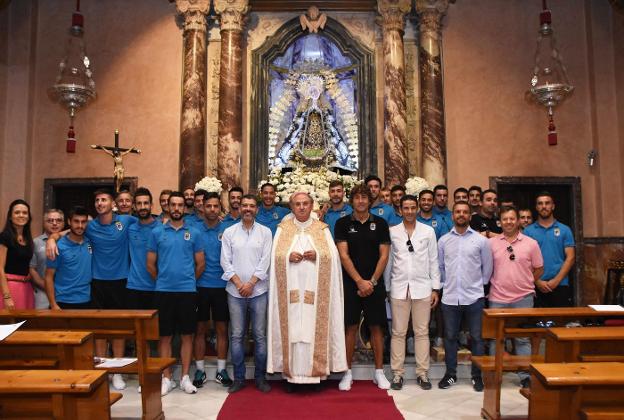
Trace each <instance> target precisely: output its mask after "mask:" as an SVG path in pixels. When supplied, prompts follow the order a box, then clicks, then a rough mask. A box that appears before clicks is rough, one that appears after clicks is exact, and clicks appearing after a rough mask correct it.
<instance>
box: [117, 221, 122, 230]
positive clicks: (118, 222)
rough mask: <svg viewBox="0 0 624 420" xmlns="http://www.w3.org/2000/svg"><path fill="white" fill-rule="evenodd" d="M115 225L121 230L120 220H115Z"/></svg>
mask: <svg viewBox="0 0 624 420" xmlns="http://www.w3.org/2000/svg"><path fill="white" fill-rule="evenodd" d="M115 227H116V228H117V230H123V224H122V223H121V222H120V221H116V222H115Z"/></svg>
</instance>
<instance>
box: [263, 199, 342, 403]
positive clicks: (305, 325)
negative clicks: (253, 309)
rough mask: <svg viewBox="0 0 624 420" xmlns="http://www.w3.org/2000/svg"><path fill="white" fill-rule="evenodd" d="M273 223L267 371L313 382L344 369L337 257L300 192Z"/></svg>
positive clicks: (326, 229) (324, 228) (295, 380)
mask: <svg viewBox="0 0 624 420" xmlns="http://www.w3.org/2000/svg"><path fill="white" fill-rule="evenodd" d="M290 207H291V210H292V212H293V216H292V217H287V218H285V219H284V220H283V221H282V222H281V223H280V224H279V225H278V228H277V232H276V234H275V239H274V240H273V249H272V253H271V261H272V263H271V269H270V281H269V285H270V286H269V322H268V334H267V335H268V358H267V372H268V373H274V372H282V375H283V377H284V379H286V380H287V381H288V387H287V390H288V391H291V392H292V390H293V387H292V385H290V384H318V383H320V381H321V380H323V379H326V378H327V377H328V376H329V374H330V372H343V371H346V370H347V360H346V352H345V341H344V315H343V312H344V306H343V304H344V303H343V289H342V271H341V268H340V257H339V255H338V250H337V249H336V245H335V244H334V241H333V239H332V236H331V233H330V231H329V227H328V226H327V225H326V224H325V223H323V222H320V221H318V220H317V219H316V218H314V217H312V207H313V200H312V197H310V195H309V194H307V193H305V192H297V193H294V194H293V195H292V196H291V198H290Z"/></svg>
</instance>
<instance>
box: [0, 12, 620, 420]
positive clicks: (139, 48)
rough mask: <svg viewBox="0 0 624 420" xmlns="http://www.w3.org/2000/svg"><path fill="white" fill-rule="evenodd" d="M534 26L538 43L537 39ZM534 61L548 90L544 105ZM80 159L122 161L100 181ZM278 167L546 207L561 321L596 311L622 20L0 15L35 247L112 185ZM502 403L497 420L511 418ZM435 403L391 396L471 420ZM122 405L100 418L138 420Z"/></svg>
mask: <svg viewBox="0 0 624 420" xmlns="http://www.w3.org/2000/svg"><path fill="white" fill-rule="evenodd" d="M546 7H548V9H549V10H550V15H551V17H552V30H553V34H551V33H548V34H545V33H542V32H540V28H541V27H543V24H544V21H543V20H542V21H540V16H541V15H540V13H541V12H542V11H543V10H545V9H546ZM77 8H79V11H77ZM76 13H78V14H79V16H80V18H79V21H80V22H79V26H80V27H81V30H80V31H79V32H80V33H79V34H78V33H77V32H75V31H74V32H72V30H71V29H70V28H72V26H76V24H77V22H76V20H75V19H76V17H75V16H76ZM550 15H549V16H550ZM72 16H74V17H72ZM549 36H550V37H551V38H552V37H554V38H556V47H555V48H556V49H555V50H554V51H556V52H555V54H553V53H552V51H553V50H552V48H553V46H554V45H555V44H554V43H553V44H548V43H546V42H542V43H540V41H543V39H542V38H543V37H546V38H548V37H549ZM80 43H82V44H81V45H82V46H83V47H84V48H85V50H84V53H85V54H87V55H88V59H87V61H88V63H86V62H84V60H83V62H82V63H79V64H82V65H83V66H85V67H86V69H87V72H88V74H87V75H86V76H84V75H83V80H87V81H88V83H87V85H86V87H85V88H88V89H86V93H85V91H83V92H79V93H76V92H74V93H73V94H74V97H72V98H70V99H68V98H67V92H65V93H62V92H61V91H60V89H59V88H58V87H59V86H60V84H59V83H60V82H59V81H60V80H61V78H62V77H61V76H62V75H63V72H64V70H65V67H64V66H65V65H66V64H67V63H66V62H65V61H63V58H64V57H67V54H69V53H70V52H71V51H72V49H73V50H76V49H77V48H80V45H79V44H80ZM540 49H546V52H544V51H541V50H540ZM74 52H75V51H74ZM540 54H545V57H546V58H547V59H551V60H553V62H554V63H555V64H556V65H558V66H560V67H559V70H558V71H559V74H557V75H556V76H558V77H559V78H560V80H559V82H560V83H561V84H562V85H565V89H564V90H565V92H563V91H558V92H556V94H554V95H551V96H549V97H548V99H544V96H541V97H540V95H539V93H536V91H538V90H539V89H536V85H539V83H541V82H542V79H541V78H542V77H543V75H542V73H539V78H538V72H537V69H538V68H539V67H540V66H542V65H543V62H540V61H539V59H537V57H538V56H540ZM63 63H65V64H63ZM83 70H84V69H83ZM546 74H547V77H551V76H552V77H555V75H549V70H547V71H546ZM319 75H321V76H322V77H320V76H319ZM63 77H68V76H67V75H65V76H63ZM532 78H533V80H532ZM538 87H539V86H538ZM532 90H533V93H531V91H532ZM542 93H543V92H542ZM64 95H65V96H64ZM549 100H550V101H551V102H548V101H549ZM72 101H73V102H72ZM547 102H548V103H547ZM70 103H71V104H70ZM70 114H72V115H71V117H70ZM280 118H281V119H280ZM70 125H71V128H70ZM304 127H305V129H304ZM116 130H118V134H117V135H116V134H115V132H116ZM310 130H318V131H317V132H316V134H315V133H314V132H312V131H310ZM319 133H320V134H319ZM326 133H329V134H326ZM306 142H307V143H306ZM93 145H99V146H105V147H113V145H114V146H115V147H118V148H126V149H124V150H127V151H128V152H129V153H125V152H124V153H123V156H121V157H119V159H120V161H119V166H118V163H116V162H117V161H116V160H115V159H116V158H115V157H114V156H113V155H112V153H110V152H108V154H107V153H104V152H105V151H106V150H104V149H105V147H100V149H99V150H98V148H94V147H93ZM132 148H134V150H132ZM329 149H331V150H332V152H331V153H328V152H327V151H328V150H329ZM133 151H134V152H135V153H132V152H133ZM136 152H140V153H136ZM109 155H110V156H109ZM295 155H297V156H298V157H297V159H299V160H298V161H299V162H304V163H305V164H307V165H309V166H314V165H319V162H322V163H321V164H328V163H327V162H330V161H331V162H332V163H331V165H330V166H331V167H332V169H335V170H336V171H340V172H341V173H346V174H352V175H353V176H355V177H357V178H359V179H363V178H365V177H366V176H367V175H369V174H376V175H378V176H379V177H380V178H381V179H382V180H383V182H384V185H388V186H392V185H394V184H401V183H405V181H406V180H407V179H408V178H410V177H422V178H424V179H425V180H426V181H427V182H428V184H429V185H430V186H431V187H433V186H434V185H437V184H445V185H447V186H448V188H449V191H451V192H452V191H453V190H455V189H456V188H458V187H465V188H468V187H469V186H471V185H479V186H481V187H482V188H483V189H487V188H493V189H496V190H498V191H499V195H501V196H503V195H504V196H505V197H509V198H510V199H512V200H513V201H514V202H516V203H519V204H520V205H522V206H531V207H532V206H533V200H534V196H535V194H536V192H538V191H541V190H549V191H551V192H552V193H553V194H554V195H555V196H556V198H557V211H558V212H560V216H561V218H562V220H563V221H565V222H566V224H568V225H569V226H570V227H571V228H572V231H573V234H574V238H575V241H576V245H575V249H576V263H575V265H574V268H573V270H572V274H571V276H572V279H573V284H574V302H575V304H576V305H577V306H586V305H589V304H603V303H607V302H605V295H606V294H607V289H608V283H609V282H610V281H616V282H617V281H622V282H624V280H617V279H624V269H623V267H624V166H623V165H622V162H624V1H622V0H548V1H547V6H546V1H543V0H318V1H310V0H305V1H304V0H288V1H283V0H132V1H128V0H106V1H101V0H82V1H78V2H77V1H76V0H0V208H1V209H2V212H1V214H0V222H1V223H2V224H3V225H4V223H5V209H7V208H8V206H9V203H10V202H11V201H13V200H14V199H16V198H23V199H25V200H26V201H27V202H28V203H30V205H31V209H32V215H33V223H32V225H33V232H40V231H41V229H42V217H43V213H44V210H45V209H47V208H53V207H62V205H61V204H63V205H73V204H80V203H81V200H84V197H91V195H90V194H91V193H92V192H93V190H94V189H96V188H99V187H103V186H106V187H109V188H110V187H112V186H113V184H114V179H113V170H115V171H117V170H121V171H122V172H121V174H122V178H123V180H124V184H123V185H124V187H126V188H129V189H130V190H134V189H136V188H137V187H140V186H142V187H147V188H149V189H150V190H151V191H152V192H153V193H154V194H158V192H159V191H161V190H163V189H171V190H180V191H181V190H183V189H184V188H185V187H186V186H193V185H195V183H196V182H198V181H199V180H200V179H201V178H203V177H205V176H209V177H215V178H217V179H219V180H220V181H221V182H222V184H223V187H224V191H227V190H228V189H229V188H231V187H234V186H241V187H242V188H243V189H244V191H245V192H251V193H256V192H257V191H258V187H259V185H260V184H261V183H262V181H263V180H266V179H267V178H268V177H269V176H270V173H271V171H272V170H274V169H275V168H278V170H279V169H282V170H283V168H288V167H289V165H290V163H291V158H292V156H295ZM112 158H113V159H112ZM111 160H113V162H111ZM121 162H123V163H121ZM89 199H90V198H89ZM499 199H500V197H499ZM613 279H616V280H613ZM623 284H624V283H623ZM621 361H622V360H620V362H621ZM440 369H442V368H440ZM442 373H443V372H442V371H441V372H440V373H439V376H441V375H442ZM432 376H433V374H432ZM509 382H510V379H509V378H507V377H506V379H504V382H503V391H502V395H503V399H505V398H506V401H507V405H505V403H503V406H502V407H503V409H504V410H505V409H506V410H507V411H508V412H511V413H513V414H519V415H524V416H526V415H527V406H528V403H527V399H526V398H524V397H523V396H522V395H520V394H519V393H518V391H517V389H516V388H515V387H512V386H511V385H510V384H509ZM618 386H619V387H620V388H619V389H620V391H619V392H620V394H619V395H620V396H622V394H621V393H622V391H621V390H622V388H621V387H622V386H623V384H622V383H621V381H620V382H619V385H618ZM213 391H214V393H221V391H220V390H219V389H217V388H216V387H214V386H211V387H207V388H205V390H204V391H203V395H208V394H212V393H213ZM435 391H436V392H437V393H435V394H433V395H434V398H433V400H432V401H433V402H430V403H429V405H423V404H424V403H421V402H419V403H418V404H417V403H415V402H414V401H415V400H419V401H420V400H422V399H423V398H425V395H427V394H424V393H422V392H421V391H420V390H419V389H418V390H417V389H416V387H414V388H407V393H406V394H403V395H401V394H400V393H398V392H393V393H392V394H391V395H393V397H394V401H395V404H396V405H397V406H398V407H399V411H400V416H403V417H404V418H413V419H417V418H479V416H480V413H481V412H480V409H481V405H482V397H481V396H479V395H478V394H474V393H472V390H471V389H470V388H469V387H468V386H467V387H466V389H458V393H457V394H456V395H455V396H454V398H455V400H452V399H449V398H448V396H447V395H448V394H444V392H439V390H435ZM499 391H500V389H499ZM132 392H133V393H132V395H131V396H130V395H126V394H124V398H123V399H122V401H121V402H120V404H119V405H118V406H117V407H116V406H115V405H114V406H113V408H112V413H113V417H114V418H125V417H132V416H135V415H136V416H139V415H140V405H141V400H140V394H136V392H134V391H132ZM225 397H226V395H225V394H224V395H219V396H214V395H213V396H210V397H207V398H208V400H209V401H210V402H211V403H210V404H212V405H214V406H215V407H217V408H214V407H212V405H211V408H210V409H208V411H202V410H203V408H200V404H199V402H196V401H192V398H194V397H193V396H189V395H180V396H179V397H178V398H179V399H177V400H175V402H173V403H171V402H170V403H169V405H167V398H168V397H163V406H164V407H165V414H167V417H168V418H178V417H180V418H182V417H185V418H217V415H218V413H219V409H218V408H219V407H221V405H222V404H224V400H225ZM427 398H429V397H427ZM499 398H500V395H499ZM128 401H133V402H132V403H130V402H128ZM465 401H467V402H465ZM620 401H621V400H620ZM464 402H465V405H464V406H463V407H464V408H462V409H454V408H453V406H454V405H456V406H460V407H461V404H462V403H464ZM185 405H187V408H188V409H187V411H184V410H185V409H184V406H185ZM434 406H437V407H438V408H439V410H435V409H434ZM137 407H138V408H137ZM167 407H169V410H170V411H169V412H168V411H167V409H168V408H167ZM189 407H190V408H189ZM499 408H500V407H499ZM126 410H129V411H130V412H133V413H136V414H132V415H128V414H126ZM132 410H134V411H132ZM176 410H177V411H176ZM193 410H195V411H193ZM445 410H447V411H448V410H450V411H448V412H447V413H446V414H445ZM504 410H503V411H504ZM168 413H169V414H168ZM449 413H450V414H449ZM393 415H394V414H393ZM347 417H348V416H347ZM144 418H145V417H144ZM163 418H164V417H163ZM219 418H225V417H219ZM310 418H314V417H310ZM388 418H400V417H388ZM491 418H496V417H491ZM534 418H537V417H534ZM553 418H554V417H553ZM613 418H617V417H613Z"/></svg>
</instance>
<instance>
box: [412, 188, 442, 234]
mask: <svg viewBox="0 0 624 420" xmlns="http://www.w3.org/2000/svg"><path fill="white" fill-rule="evenodd" d="M418 207H419V211H418V216H417V217H416V220H417V221H419V222H420V223H424V224H425V225H427V226H431V227H432V228H433V230H434V231H435V234H436V239H437V240H440V238H441V237H442V235H444V234H446V233H448V232H449V231H450V228H449V227H448V226H447V225H446V222H445V221H444V219H442V216H440V215H437V214H433V191H431V190H422V191H421V192H420V193H419V194H418Z"/></svg>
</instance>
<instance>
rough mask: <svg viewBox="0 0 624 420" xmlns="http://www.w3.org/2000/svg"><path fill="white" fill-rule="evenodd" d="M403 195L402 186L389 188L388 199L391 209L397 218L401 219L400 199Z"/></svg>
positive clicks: (403, 187) (403, 189) (403, 188)
mask: <svg viewBox="0 0 624 420" xmlns="http://www.w3.org/2000/svg"><path fill="white" fill-rule="evenodd" d="M404 195H405V186H404V185H393V186H392V188H390V199H391V200H392V207H393V208H394V214H395V215H396V216H397V217H401V198H403V196H404Z"/></svg>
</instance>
